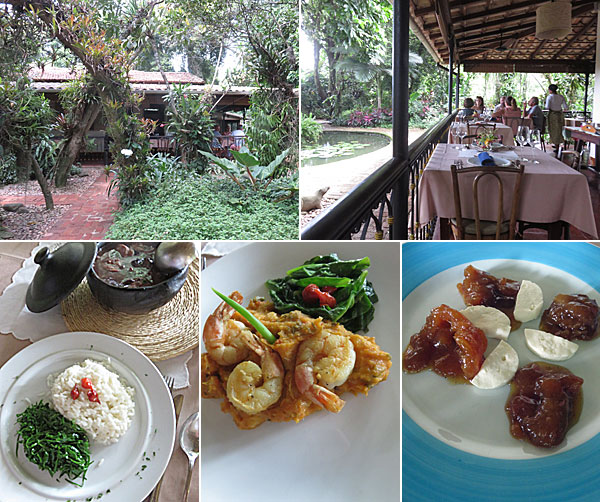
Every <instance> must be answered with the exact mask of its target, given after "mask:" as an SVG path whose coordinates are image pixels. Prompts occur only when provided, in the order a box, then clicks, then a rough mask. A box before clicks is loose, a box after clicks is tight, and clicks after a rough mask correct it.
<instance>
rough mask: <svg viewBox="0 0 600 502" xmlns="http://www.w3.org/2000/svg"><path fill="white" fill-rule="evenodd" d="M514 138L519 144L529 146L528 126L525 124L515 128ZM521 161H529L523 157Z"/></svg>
mask: <svg viewBox="0 0 600 502" xmlns="http://www.w3.org/2000/svg"><path fill="white" fill-rule="evenodd" d="M515 139H517V141H518V142H519V145H520V146H523V147H525V146H529V141H530V139H529V127H528V126H525V125H520V126H519V127H518V128H517V136H516V137H515ZM523 162H529V159H526V158H525V157H523Z"/></svg>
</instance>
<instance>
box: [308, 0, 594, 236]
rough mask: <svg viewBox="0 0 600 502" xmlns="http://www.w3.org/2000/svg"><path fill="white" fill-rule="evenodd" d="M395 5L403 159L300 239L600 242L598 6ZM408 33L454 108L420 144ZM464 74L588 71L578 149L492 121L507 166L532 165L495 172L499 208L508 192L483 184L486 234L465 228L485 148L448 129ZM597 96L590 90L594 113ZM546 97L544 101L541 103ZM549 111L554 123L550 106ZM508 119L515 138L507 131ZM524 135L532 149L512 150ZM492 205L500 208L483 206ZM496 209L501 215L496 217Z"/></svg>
mask: <svg viewBox="0 0 600 502" xmlns="http://www.w3.org/2000/svg"><path fill="white" fill-rule="evenodd" d="M392 4H393V7H394V56H393V113H394V117H393V158H391V159H390V160H389V161H388V162H387V163H385V164H384V165H383V166H382V167H381V168H379V169H378V170H377V171H376V172H374V173H373V174H372V175H371V176H369V177H368V178H366V179H365V180H364V181H363V182H362V183H361V184H359V185H357V186H356V187H355V188H354V190H352V191H351V192H350V193H348V194H347V195H346V196H345V197H344V198H342V199H340V200H339V201H338V202H337V203H336V204H335V205H334V206H333V207H332V208H331V209H330V210H329V211H327V212H325V213H323V214H321V215H320V216H319V217H317V218H315V219H314V220H313V221H312V222H311V224H310V225H308V226H307V227H306V228H305V229H304V231H303V233H302V238H303V239H365V238H373V237H374V238H375V239H387V238H389V239H434V238H435V239H439V238H442V239H445V238H452V237H454V238H494V237H496V238H498V237H499V238H515V237H516V238H534V239H539V238H544V239H545V238H551V239H574V238H576V239H587V238H597V237H598V229H597V223H596V222H598V221H600V215H599V214H598V213H599V210H600V207H598V206H599V204H598V198H599V194H598V188H597V180H596V177H597V172H596V170H595V167H594V166H595V164H596V163H595V157H596V154H595V145H597V144H598V143H599V142H600V141H598V139H599V138H600V136H599V135H598V134H595V131H594V127H593V126H591V124H597V123H599V122H600V78H598V79H595V84H594V83H593V77H594V76H596V75H598V74H599V73H600V60H599V58H598V53H599V52H600V51H598V50H597V46H598V44H599V37H598V30H597V25H598V16H599V11H598V7H597V2H592V1H584V0H573V1H572V2H568V1H559V2H548V1H547V0H545V1H536V0H529V1H523V0H462V1H452V0H392ZM409 30H412V32H413V33H414V34H415V35H416V36H417V37H418V38H419V40H420V41H421V42H422V43H423V45H424V46H425V47H426V49H427V51H428V52H429V53H430V54H431V55H432V57H433V58H434V59H435V60H436V61H437V63H438V64H439V65H440V66H442V67H444V68H445V69H446V73H447V76H448V77H447V103H448V110H447V115H446V116H445V117H444V118H443V119H441V120H440V121H439V122H438V123H437V124H436V125H435V126H434V127H432V128H430V129H429V130H428V131H427V132H426V133H424V134H423V135H422V136H421V137H420V138H419V139H418V140H416V141H414V142H413V143H412V144H411V145H410V147H409V144H408V98H409V97H408V78H409V77H408V73H409V72H408V64H409V63H408V59H409V49H408V35H409ZM465 72H482V73H571V74H574V73H576V74H581V75H583V76H584V78H585V93H586V96H585V99H584V103H585V104H584V106H583V108H582V109H581V110H568V111H566V112H565V113H564V116H565V117H566V120H565V125H566V126H567V127H566V128H565V129H564V130H563V135H564V136H565V138H566V139H567V140H568V139H571V140H575V145H572V142H573V141H568V142H565V143H561V144H560V145H557V147H558V148H557V150H556V151H554V150H553V148H552V145H550V144H544V145H542V143H541V141H540V142H539V143H538V144H535V145H534V146H536V147H537V148H531V146H529V145H531V144H533V142H529V141H528V142H522V141H520V140H519V134H520V133H518V132H517V126H514V127H509V126H510V124H509V126H507V125H506V123H505V124H493V131H494V132H495V134H496V136H497V137H498V138H499V140H500V141H501V143H502V144H503V146H504V147H505V148H504V149H505V150H510V152H509V154H508V155H507V157H508V158H509V159H510V162H509V163H511V164H513V165H515V164H516V168H517V169H516V170H517V171H518V170H519V167H520V166H523V172H522V174H519V173H518V172H516V173H514V174H511V173H509V172H508V170H505V171H502V172H499V173H497V174H498V175H496V174H494V173H492V172H491V171H501V168H500V167H498V165H496V166H495V167H494V168H493V169H490V170H489V173H490V174H492V176H494V177H495V178H497V179H498V180H500V179H502V180H503V185H504V192H503V197H501V198H502V200H503V201H504V204H503V207H502V208H497V201H498V199H499V198H500V197H498V195H497V194H496V195H494V196H493V197H492V196H490V193H492V192H490V191H491V190H493V189H494V188H495V183H490V180H487V182H488V183H487V185H486V184H485V183H482V187H479V188H480V189H482V190H483V191H482V192H481V195H480V202H481V201H483V203H482V205H481V217H480V219H481V220H492V221H491V223H493V227H494V230H493V231H492V232H488V233H489V234H490V235H487V236H486V235H481V233H479V231H478V232H475V231H474V227H472V228H471V229H470V230H471V231H472V234H475V235H474V236H472V237H469V235H470V234H471V232H464V230H465V228H464V227H463V228H462V230H459V229H458V228H457V221H456V220H457V219H458V220H459V225H458V226H461V225H460V220H461V219H463V220H465V219H466V220H469V219H471V220H476V219H477V216H476V215H475V214H474V213H476V212H477V210H476V207H475V206H479V202H477V200H473V199H474V193H477V190H478V188H477V187H476V185H475V186H474V185H473V182H474V178H477V179H479V177H480V176H478V173H476V172H475V173H474V172H465V171H473V170H475V169H474V166H471V169H469V170H468V169H466V168H468V167H469V162H468V161H469V158H468V157H467V156H468V155H471V156H472V155H473V154H474V153H476V152H464V147H463V150H459V149H457V148H455V147H453V146H452V145H451V144H449V143H451V142H454V141H456V142H458V141H457V138H456V137H455V135H454V134H450V132H451V131H450V129H451V125H452V124H454V123H455V121H456V120H457V114H458V113H459V108H461V104H462V102H463V99H464V98H466V97H467V96H461V95H460V86H459V82H460V79H461V76H462V75H464V73H465ZM588 93H589V94H588ZM588 97H590V98H592V99H591V101H592V103H593V105H592V106H591V107H590V108H591V109H588V101H589V100H588ZM544 98H545V96H544ZM540 105H541V106H542V107H543V103H542V102H540ZM545 117H546V118H545V123H544V127H545V126H546V125H547V120H548V112H547V111H545ZM488 118H489V117H488ZM526 120H527V119H526ZM585 122H589V123H590V126H591V128H589V129H588V130H587V131H586V130H585V128H586V127H587V126H584V129H582V128H581V125H582V124H584V123H585ZM524 124H525V123H524V122H521V123H520V124H519V125H524ZM488 125H492V124H484V123H482V124H481V125H479V124H468V126H467V133H466V134H467V135H468V136H467V137H471V136H477V135H480V134H481V131H482V130H485V129H481V127H487V126H488ZM502 127H504V128H505V129H506V130H507V131H508V133H507V134H498V133H499V132H501V128H502ZM510 129H513V131H512V132H511V131H510ZM542 137H543V136H542ZM460 142H461V143H462V142H463V141H462V137H461V140H460ZM515 143H519V144H524V145H525V146H517V147H514V146H513V145H514V144H515ZM544 147H545V151H544ZM582 150H585V151H586V152H590V159H589V161H587V159H586V161H587V164H588V166H585V165H584V164H585V162H582V155H581V152H582ZM492 154H493V155H494V153H493V152H492ZM498 155H500V154H498ZM511 156H512V157H511ZM513 157H514V158H513ZM451 166H454V168H453V169H451ZM452 170H455V171H456V173H454V174H453V173H452V172H451V171H452ZM479 171H481V168H480V169H479ZM479 174H481V172H480V173H479ZM492 176H488V178H491V177H492ZM455 178H456V180H455ZM459 179H460V183H459V181H458V180H459ZM465 180H466V181H465ZM517 180H518V181H517ZM458 186H460V188H457V187H458ZM486 190H487V191H486ZM457 193H458V198H457ZM494 193H496V192H494ZM494 197H495V199H494ZM513 202H514V204H513ZM486 203H487V206H490V207H485V206H486ZM498 211H501V212H502V216H501V217H497V215H498V214H499V212H498ZM457 213H458V214H457ZM460 213H462V215H461V214H460ZM465 215H466V218H465ZM461 217H462V218H461ZM471 220H469V221H471ZM484 223H485V222H483V221H482V222H481V226H483V225H484ZM502 225H504V226H502ZM501 226H502V228H501ZM532 229H533V231H532ZM527 230H529V232H527V233H525V232H526V231H527ZM532 232H533V233H532Z"/></svg>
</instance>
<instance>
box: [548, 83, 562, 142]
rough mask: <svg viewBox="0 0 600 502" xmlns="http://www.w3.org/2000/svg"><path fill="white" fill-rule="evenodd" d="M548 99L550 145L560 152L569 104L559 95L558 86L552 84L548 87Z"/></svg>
mask: <svg viewBox="0 0 600 502" xmlns="http://www.w3.org/2000/svg"><path fill="white" fill-rule="evenodd" d="M548 92H549V94H548V97H547V98H546V108H547V109H548V133H549V134H550V143H552V144H553V145H554V149H555V150H556V151H557V152H558V146H559V145H560V144H561V143H562V142H563V141H564V140H565V139H564V138H563V135H562V130H563V127H564V125H565V117H564V115H563V110H566V109H567V102H566V100H565V98H564V96H562V95H560V94H558V86H557V85H556V84H550V85H549V86H548Z"/></svg>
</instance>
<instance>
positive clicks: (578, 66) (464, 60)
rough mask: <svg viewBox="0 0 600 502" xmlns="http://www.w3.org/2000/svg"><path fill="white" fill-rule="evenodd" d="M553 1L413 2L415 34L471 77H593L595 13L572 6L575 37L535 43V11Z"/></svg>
mask: <svg viewBox="0 0 600 502" xmlns="http://www.w3.org/2000/svg"><path fill="white" fill-rule="evenodd" d="M548 1H549V0H409V2H410V3H409V5H410V6H409V9H410V16H411V20H410V21H411V22H410V24H411V29H412V30H413V32H415V34H416V35H417V36H418V37H419V39H420V40H421V42H423V44H424V45H425V47H427V50H428V51H429V52H430V53H431V55H432V56H433V57H434V59H436V60H437V61H438V62H439V63H447V62H448V60H449V51H450V47H453V48H454V61H455V62H456V61H457V60H458V61H459V62H460V63H461V64H462V65H464V69H465V71H467V72H486V73H508V72H521V73H523V72H531V73H533V72H535V73H550V72H555V73H594V67H595V53H596V32H597V26H596V25H597V17H598V16H597V10H596V8H595V2H594V1H590V0H572V1H571V4H572V32H571V34H570V35H568V36H567V37H565V38H564V39H562V40H538V39H537V38H535V11H536V9H537V8H538V7H539V6H540V5H542V4H544V3H547V2H548Z"/></svg>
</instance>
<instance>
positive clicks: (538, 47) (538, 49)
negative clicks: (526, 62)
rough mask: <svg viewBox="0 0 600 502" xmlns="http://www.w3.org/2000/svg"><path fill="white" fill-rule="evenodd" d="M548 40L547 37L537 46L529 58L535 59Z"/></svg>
mask: <svg viewBox="0 0 600 502" xmlns="http://www.w3.org/2000/svg"><path fill="white" fill-rule="evenodd" d="M546 42H548V40H547V39H545V40H542V41H541V42H540V43H539V45H538V46H537V47H536V48H535V50H534V51H533V52H532V53H531V56H529V59H535V57H536V56H537V55H538V54H539V53H540V51H541V50H542V49H543V48H544V45H546Z"/></svg>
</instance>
